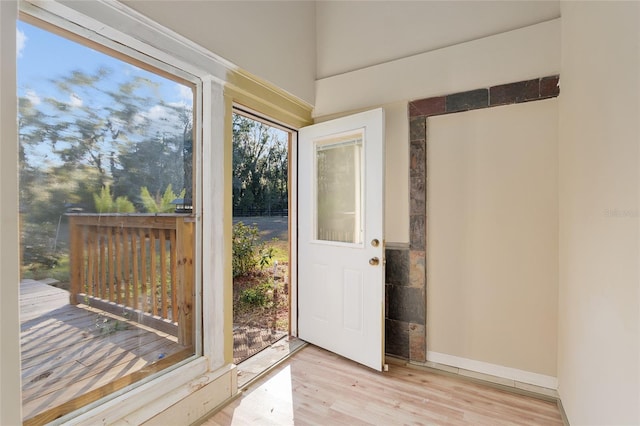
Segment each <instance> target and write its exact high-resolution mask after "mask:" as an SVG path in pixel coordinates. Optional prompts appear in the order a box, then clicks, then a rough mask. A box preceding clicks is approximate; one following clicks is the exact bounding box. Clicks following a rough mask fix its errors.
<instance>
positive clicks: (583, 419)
mask: <svg viewBox="0 0 640 426" xmlns="http://www.w3.org/2000/svg"><path fill="white" fill-rule="evenodd" d="M639 42H640V4H639V3H638V2H629V3H616V2H613V3H611V2H606V3H605V2H602V3H601V2H594V3H592V2H563V4H562V52H563V56H562V69H561V76H562V77H561V81H562V83H561V84H562V93H561V95H560V133H559V134H560V143H559V146H560V151H559V152H560V157H559V158H560V177H559V182H560V186H559V188H560V299H559V317H560V321H559V339H558V342H559V363H558V380H559V388H558V390H559V393H560V396H561V398H562V403H563V405H564V408H565V411H566V412H567V415H568V417H569V420H570V421H571V423H572V424H576V425H578V424H617V425H621V424H636V425H637V424H640V328H639V327H640V284H639V278H640V275H639V271H638V268H639V265H640V258H639V255H640V249H639V237H640V231H639V220H640V214H639V211H640V210H639V208H640V205H639V202H640V198H639V194H638V191H639V189H640V184H639V180H638V179H639V178H640V174H639V170H640V158H639V154H640V152H639V151H640V150H639V147H638V144H639V143H640V127H639V126H640V125H639V123H640V107H639V102H640V84H639V82H638V80H639V78H640V50H639Z"/></svg>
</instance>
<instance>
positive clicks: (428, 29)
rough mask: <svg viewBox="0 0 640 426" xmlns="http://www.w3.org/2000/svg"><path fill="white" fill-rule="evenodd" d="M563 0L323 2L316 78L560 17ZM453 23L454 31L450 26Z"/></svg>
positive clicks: (318, 18) (318, 17)
mask: <svg viewBox="0 0 640 426" xmlns="http://www.w3.org/2000/svg"><path fill="white" fill-rule="evenodd" d="M559 16H560V2H559V1H557V0H556V1H544V2H541V1H530V0H525V1H518V2H504V1H481V2H480V1H455V2H451V1H397V0H396V1H319V2H316V22H317V24H316V27H317V57H318V66H317V69H318V78H321V79H322V78H326V77H330V76H334V75H338V74H343V73H348V72H351V71H354V70H358V69H362V68H367V67H370V66H372V65H376V64H382V63H386V62H390V61H394V60H397V59H401V58H406V57H409V56H412V55H416V54H421V53H425V52H429V51H433V50H436V49H440V48H443V47H450V46H454V45H456V44H460V43H465V42H468V41H471V40H476V39H479V38H483V37H487V36H490V35H493V34H499V33H503V32H507V31H510V30H514V29H517V28H522V27H526V26H528V25H533V24H537V23H540V22H544V21H548V20H550V19H554V18H558V17H559ZM452 27H455V31H451V28H452Z"/></svg>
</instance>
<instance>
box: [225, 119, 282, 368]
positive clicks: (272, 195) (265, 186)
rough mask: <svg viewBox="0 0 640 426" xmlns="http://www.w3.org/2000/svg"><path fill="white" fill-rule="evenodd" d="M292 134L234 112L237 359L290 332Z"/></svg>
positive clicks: (234, 274) (235, 356)
mask: <svg viewBox="0 0 640 426" xmlns="http://www.w3.org/2000/svg"><path fill="white" fill-rule="evenodd" d="M290 141H291V133H290V132H288V131H285V130H282V129H280V128H278V127H275V126H271V125H269V124H267V123H265V122H263V121H260V120H257V119H254V118H252V117H249V116H246V115H242V114H239V113H235V114H233V358H234V362H235V363H236V364H237V363H240V362H242V361H244V360H246V359H247V358H249V357H250V356H252V355H255V354H256V353H258V352H260V351H261V350H263V349H265V348H266V347H268V346H270V345H271V344H273V343H274V342H276V341H278V340H280V339H281V338H283V337H285V336H287V335H288V331H289V282H290V281H289V217H288V216H289V209H288V206H289V190H288V188H289V183H288V175H289V155H288V152H289V144H290Z"/></svg>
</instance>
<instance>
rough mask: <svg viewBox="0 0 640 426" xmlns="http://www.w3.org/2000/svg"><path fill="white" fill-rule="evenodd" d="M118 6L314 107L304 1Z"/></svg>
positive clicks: (311, 31)
mask: <svg viewBox="0 0 640 426" xmlns="http://www.w3.org/2000/svg"><path fill="white" fill-rule="evenodd" d="M122 3H124V4H126V5H127V6H129V7H131V8H133V9H135V10H137V11H138V12H140V13H142V14H144V15H146V16H148V17H149V18H151V19H153V20H154V21H156V22H158V23H160V24H162V25H164V26H165V27H167V28H169V29H171V30H173V31H175V32H177V33H178V34H180V35H182V36H184V37H187V38H189V39H191V40H192V41H194V42H196V43H198V44H200V45H201V46H203V47H205V48H206V49H208V50H210V51H211V52H213V53H215V54H217V55H220V56H221V57H223V58H224V59H226V60H228V61H231V62H233V63H234V64H235V65H237V66H239V67H240V68H242V69H244V70H245V71H249V72H250V73H252V74H254V75H257V76H259V77H260V78H262V79H265V80H267V81H269V82H271V83H273V84H275V85H277V86H279V87H281V88H283V89H284V90H286V91H288V92H290V93H291V94H293V95H295V96H297V97H299V98H300V99H302V100H304V101H306V102H308V103H309V104H313V102H314V96H315V93H314V81H315V76H316V56H315V48H316V39H315V5H314V3H313V2H307V1H294V2H283V1H177V0H162V1H148V0H145V1H142V0H123V1H122Z"/></svg>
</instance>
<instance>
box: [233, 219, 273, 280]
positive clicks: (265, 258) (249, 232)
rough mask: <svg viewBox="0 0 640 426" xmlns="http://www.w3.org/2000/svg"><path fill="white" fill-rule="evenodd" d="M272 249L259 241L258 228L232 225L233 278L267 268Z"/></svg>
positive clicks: (239, 224)
mask: <svg viewBox="0 0 640 426" xmlns="http://www.w3.org/2000/svg"><path fill="white" fill-rule="evenodd" d="M272 258H273V248H271V247H266V245H265V243H264V242H262V241H261V240H260V236H259V235H258V228H257V227H256V226H247V225H245V224H244V223H242V222H238V223H236V224H235V225H233V259H232V263H233V276H234V277H237V276H240V275H245V274H248V273H251V272H254V271H255V270H256V269H258V267H260V269H262V268H264V267H265V266H269V264H270V263H271V259H272Z"/></svg>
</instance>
